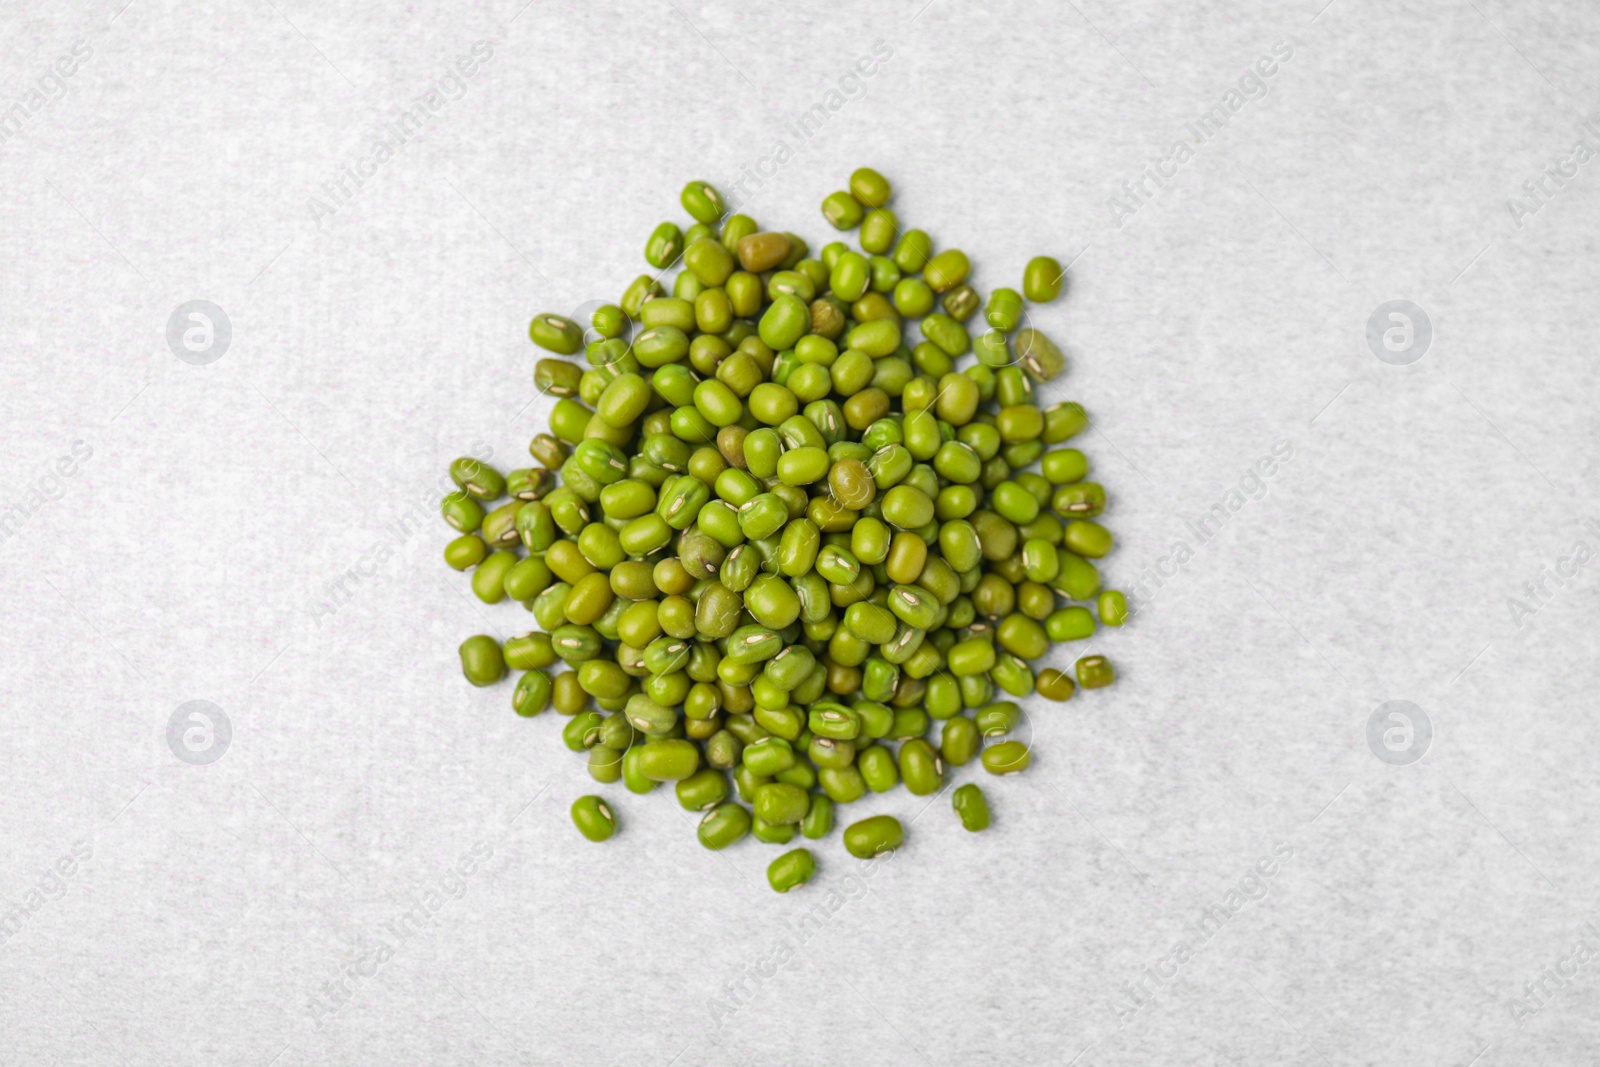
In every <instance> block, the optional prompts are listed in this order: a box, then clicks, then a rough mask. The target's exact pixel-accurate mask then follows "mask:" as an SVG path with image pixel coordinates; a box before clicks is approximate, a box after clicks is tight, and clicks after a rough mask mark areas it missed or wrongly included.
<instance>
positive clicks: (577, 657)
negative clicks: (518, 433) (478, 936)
mask: <svg viewBox="0 0 1600 1067" xmlns="http://www.w3.org/2000/svg"><path fill="white" fill-rule="evenodd" d="M890 192H891V191H890V186H889V182H888V180H887V179H885V178H884V177H883V176H882V175H881V174H879V173H878V172H877V171H874V170H872V169H870V168H866V167H863V168H861V169H859V170H857V171H856V172H855V173H854V174H852V175H851V176H850V183H849V188H848V190H841V191H839V192H836V193H833V194H831V195H830V196H828V197H827V198H826V199H825V200H823V202H822V213H823V215H824V217H825V218H826V219H827V220H828V221H829V222H830V223H831V224H832V225H833V226H834V227H835V228H836V229H838V230H840V231H851V230H858V234H857V237H858V242H859V245H860V251H856V250H854V249H851V248H850V247H849V246H847V245H846V244H845V243H844V242H842V241H834V242H832V243H830V244H828V245H827V246H825V247H824V248H822V250H821V251H820V252H819V253H818V255H817V256H816V257H812V256H811V255H810V249H809V246H808V245H807V243H806V242H805V241H804V240H803V239H802V238H800V237H798V236H796V235H795V234H792V233H783V232H776V231H765V230H762V229H761V228H760V227H759V226H758V225H757V223H756V222H755V220H754V219H752V218H750V217H749V216H747V215H743V214H733V215H726V211H725V208H724V205H723V201H722V198H721V196H720V195H719V194H718V193H717V191H716V190H715V189H714V188H712V187H711V186H710V185H708V184H706V183H704V182H690V183H689V184H688V185H687V186H685V187H684V190H683V194H682V198H681V200H682V204H683V207H684V208H685V210H686V211H687V212H688V213H689V215H690V216H691V217H693V218H694V220H695V222H694V224H693V225H690V226H689V227H688V228H687V229H682V228H680V227H679V226H678V224H677V223H674V222H663V223H662V224H661V225H660V226H658V227H656V229H655V231H654V232H653V233H651V235H650V238H649V240H648V242H647V243H646V245H645V259H646V261H647V262H648V263H649V264H650V265H651V266H652V267H654V268H656V269H657V273H656V274H654V275H652V274H641V275H639V276H638V277H637V278H635V279H634V281H633V282H632V283H630V284H629V285H628V287H627V289H626V290H625V291H624V292H623V294H622V298H621V300H620V301H618V303H617V304H606V305H603V306H601V307H599V308H598V309H596V310H595V311H594V312H593V315H592V320H591V322H590V325H589V328H588V331H587V332H586V331H585V329H584V328H583V327H582V326H580V325H579V324H578V323H576V322H573V321H571V320H570V319H568V318H565V317H563V316H560V315H552V314H541V315H538V316H536V317H535V318H534V319H533V321H532V323H531V325H530V327H529V335H530V337H531V338H532V340H533V342H534V343H535V344H536V345H538V346H539V347H540V348H541V349H544V350H545V351H546V352H548V353H550V354H549V355H547V356H544V357H543V358H540V359H539V361H538V363H537V366H536V367H535V369H534V381H535V383H536V384H537V386H538V388H539V389H540V390H541V391H542V392H544V393H546V394H548V395H550V396H552V397H554V398H555V405H554V409H553V410H552V411H551V414H550V419H549V426H550V432H549V433H541V434H539V435H538V436H536V437H535V438H534V439H533V441H532V442H531V444H530V445H529V446H528V447H529V452H530V453H531V454H532V456H533V458H534V460H535V461H536V465H533V466H530V467H528V468H526V469H520V470H514V471H511V472H510V473H508V474H501V473H500V472H499V471H497V470H495V469H494V468H492V467H490V466H489V465H488V464H486V463H484V462H481V461H479V460H476V459H473V458H470V457H468V458H462V459H458V460H456V461H455V462H454V463H453V464H451V468H450V473H451V476H452V478H453V479H454V481H455V483H456V485H457V486H458V487H459V489H458V491H457V492H454V493H451V494H450V495H449V496H447V497H446V498H445V500H444V502H443V505H442V510H443V514H444V517H445V520H446V521H447V522H449V524H450V525H451V526H453V527H454V528H455V529H456V530H457V531H459V534H460V536H458V537H457V538H456V539H455V540H453V541H451V542H450V543H449V544H448V545H447V546H446V547H445V551H444V555H445V560H446V562H447V563H449V565H450V566H452V567H454V568H455V569H456V570H462V571H464V570H468V569H472V579H471V584H472V588H473V591H474V592H475V593H476V595H477V596H478V597H479V598H480V599H482V600H483V601H485V602H487V603H497V602H499V601H502V600H507V599H509V600H514V601H517V602H519V603H520V604H522V605H523V606H524V607H525V608H526V609H527V610H528V611H530V612H531V613H532V614H533V618H534V621H535V622H536V623H537V625H538V628H537V629H534V630H530V631H529V632H527V633H523V634H520V635H518V636H516V637H512V638H510V639H509V640H507V641H505V642H503V643H502V642H500V641H498V640H496V639H495V638H494V637H491V636H488V635H485V634H479V635H476V636H474V637H469V638H468V639H467V640H466V641H464V642H463V643H462V645H461V650H460V651H461V667H462V671H463V673H464V674H465V675H466V677H467V680H468V681H470V682H471V683H472V684H474V685H479V686H485V685H490V684H493V683H495V682H498V681H500V680H501V679H502V678H503V677H504V676H505V674H506V672H507V670H508V669H510V670H519V671H522V672H523V674H522V676H521V678H519V679H518V681H517V683H516V686H515V689H514V691H513V694H512V706H513V708H514V709H515V710H516V712H517V713H518V714H519V715H523V716H527V717H532V716H535V715H538V714H539V713H541V712H543V711H544V710H545V709H546V708H549V707H554V708H555V709H556V710H557V711H558V712H560V713H561V714H562V715H564V716H566V717H567V721H566V725H565V727H564V728H563V730H562V739H563V740H564V741H565V743H566V745H567V747H568V748H570V749H571V750H572V751H574V752H578V753H586V754H587V761H588V769H589V773H590V775H591V776H592V777H593V778H594V779H595V781H597V782H601V783H606V784H610V783H615V782H617V781H621V782H622V783H623V785H624V787H625V788H626V789H627V791H629V792H632V793H649V792H651V791H653V790H654V789H655V788H656V787H657V786H658V785H659V784H661V783H663V782H672V783H675V789H676V792H677V795H678V801H679V803H680V804H681V805H682V806H683V807H684V808H685V809H687V810H690V811H698V812H703V813H704V815H703V816H702V818H701V820H700V823H699V830H698V835H699V838H700V842H701V843H702V844H703V845H704V846H705V847H706V848H709V849H722V848H726V847H728V846H729V845H731V844H733V843H735V842H736V841H739V840H740V839H742V838H744V837H745V836H746V835H750V836H753V837H755V838H756V839H757V840H760V841H765V842H768V843H772V844H780V845H782V844H787V843H789V842H790V841H792V840H793V839H794V838H795V836H796V835H800V836H803V837H805V838H807V839H808V840H817V839H820V838H823V837H826V836H827V835H828V834H829V832H830V831H831V830H832V827H833V822H834V810H835V806H836V805H842V804H848V803H850V802H851V801H854V800H857V799H859V798H861V797H862V796H864V795H866V793H867V792H868V791H871V792H874V793H882V792H885V791H887V790H889V789H892V788H894V787H895V786H896V785H897V784H900V783H902V782H903V783H904V784H905V786H906V788H907V789H908V790H910V792H911V793H913V794H915V795H918V796H927V795H930V794H934V793H937V792H938V791H939V790H940V789H941V788H943V786H944V784H945V777H946V770H947V768H953V767H960V766H963V765H965V764H967V763H970V762H972V761H973V760H975V759H976V760H979V761H980V762H981V763H982V765H983V767H984V769H985V770H987V771H989V772H990V773H992V774H1011V773H1016V772H1018V771H1022V770H1024V769H1026V768H1027V767H1028V765H1029V763H1030V762H1031V760H1032V753H1031V751H1030V747H1029V745H1028V744H1026V743H1024V742H1023V741H1020V740H1016V739H1012V738H1010V737H1009V736H1008V735H1009V734H1011V733H1012V731H1013V730H1015V728H1016V726H1017V725H1018V723H1019V722H1020V721H1021V717H1022V713H1021V710H1020V709H1019V707H1018V705H1017V704H1016V703H1015V702H1014V701H1013V700H1004V699H1001V700H997V699H996V697H997V696H999V695H1000V694H1001V693H1003V694H1004V695H1006V696H1009V697H1013V698H1020V697H1024V696H1026V695H1028V694H1029V693H1033V692H1037V693H1039V694H1041V695H1043V696H1045V697H1047V698H1049V699H1052V700H1057V701H1063V700H1067V699H1069V698H1071V697H1072V696H1073V694H1074V692H1075V691H1076V690H1077V689H1079V688H1083V689H1096V688H1100V687H1102V686H1106V685H1110V684H1111V682H1112V681H1113V679H1114V671H1113V669H1112V666H1111V663H1110V662H1109V661H1108V660H1107V659H1106V658H1105V657H1104V656H1100V655H1089V656H1083V657H1080V658H1079V659H1078V660H1077V662H1076V664H1075V667H1074V671H1073V673H1072V674H1070V675H1069V674H1068V673H1066V672H1064V671H1061V670H1058V669H1055V668H1050V667H1046V668H1043V669H1041V670H1038V671H1037V672H1036V671H1035V670H1034V668H1033V666H1032V665H1031V664H1032V663H1034V662H1036V661H1038V660H1040V659H1041V658H1043V657H1044V656H1045V655H1046V654H1047V653H1048V652H1049V651H1050V649H1051V647H1052V645H1053V644H1054V643H1056V642H1066V641H1075V640H1082V639H1085V638H1088V637H1090V636H1092V635H1093V634H1094V633H1095V630H1096V627H1097V625H1100V624H1104V625H1107V626H1120V625H1122V623H1123V621H1124V620H1125V619H1126V617H1127V614H1128V605H1127V601H1126V599H1125V598H1124V596H1123V594H1122V593H1120V592H1117V591H1115V590H1102V589H1101V588H1100V575H1099V572H1098V570H1097V569H1096V567H1095V565H1094V563H1093V562H1092V561H1093V560H1096V559H1099V558H1101V557H1103V556H1105V555H1106V554H1107V553H1108V552H1109V551H1110V550H1111V547H1112V537H1111V534H1110V532H1109V531H1107V530H1106V528H1105V527H1104V526H1102V525H1100V524H1099V523H1098V522H1096V521H1095V519H1096V518H1097V517H1098V516H1099V515H1100V514H1101V512H1102V511H1103V510H1104V508H1105V505H1106V494H1105V489H1104V488H1103V487H1102V486H1101V485H1100V484H1099V483H1097V482H1093V481H1088V480H1086V479H1087V478H1088V476H1089V461H1088V458H1087V457H1086V456H1085V455H1084V453H1082V452H1081V451H1079V450H1078V449H1076V448H1064V447H1057V446H1061V445H1063V444H1064V443H1065V442H1067V441H1068V440H1070V439H1071V438H1073V437H1074V436H1076V435H1077V434H1079V433H1080V432H1081V431H1082V430H1083V429H1084V428H1085V427H1086V426H1087V425H1088V416H1087V415H1086V414H1085V412H1084V409H1083V408H1082V407H1081V406H1080V405H1078V404H1076V403H1073V402H1070V401H1068V402H1062V403H1058V404H1055V405H1054V406H1051V407H1049V408H1047V409H1045V410H1041V409H1040V408H1039V407H1038V406H1037V405H1036V404H1035V401H1034V391H1035V386H1036V384H1038V383H1043V382H1047V381H1050V380H1051V379H1054V378H1055V377H1057V376H1058V375H1059V374H1061V372H1062V371H1063V370H1064V369H1065V363H1066V361H1065V359H1064V357H1063V356H1062V353H1061V350H1060V348H1059V347H1057V345H1056V344H1055V343H1054V342H1053V341H1051V340H1050V338H1048V337H1046V336H1045V335H1044V334H1043V333H1042V332H1040V331H1039V330H1037V329H1034V328H1033V327H1032V326H1031V325H1024V322H1025V318H1026V310H1025V309H1026V303H1025V301H1026V302H1032V303H1043V302H1048V301H1051V300H1054V299H1055V298H1056V297H1057V296H1059V295H1060V292H1061V287H1062V278H1063V275H1064V271H1063V270H1062V268H1061V265H1060V264H1059V263H1058V262H1056V260H1054V259H1052V258H1050V257H1048V256H1039V257H1036V258H1035V259H1033V260H1031V261H1030V262H1029V263H1028V265H1027V267H1026V269H1025V270H1024V272H1023V281H1022V291H1021V292H1020V293H1019V292H1017V291H1016V290H1014V289H1005V288H1001V289H995V290H993V291H991V292H990V293H989V295H988V299H987V300H986V301H985V300H984V299H983V298H982V297H980V296H979V294H978V292H977V291H976V290H975V289H974V288H973V287H972V286H971V285H970V284H968V281H967V279H968V277H969V275H970V273H971V265H970V263H969V261H968V259H967V256H966V254H965V253H963V252H961V251H960V250H959V249H953V248H952V249H946V250H943V251H939V252H935V251H934V248H933V241H932V239H931V238H930V237H929V236H928V234H927V233H926V232H924V231H922V230H918V229H911V230H902V229H901V227H900V223H899V220H898V218H897V216H896V215H895V213H894V212H893V211H892V210H891V209H890V208H889V207H888V206H887V205H888V202H889V199H890ZM725 216H726V217H725ZM680 266H681V270H680V271H679V273H678V274H677V275H676V280H675V281H674V283H673V286H672V294H671V295H670V296H669V295H667V293H666V292H665V290H664V289H663V287H662V285H661V277H662V276H663V274H664V272H665V271H666V270H668V269H669V268H673V267H680ZM980 312H981V315H982V318H981V322H980V323H979V324H975V325H977V326H978V329H976V330H974V329H972V328H969V325H968V324H969V323H971V322H972V321H973V319H974V318H975V317H977V316H979V314H980ZM912 320H918V326H919V330H920V334H921V337H922V340H921V341H915V342H914V341H913V340H912V339H911V336H910V333H909V331H908V329H907V327H908V324H909V323H910V322H911V321H912ZM580 354H581V355H582V357H583V359H584V362H585V363H586V364H587V366H581V365H580V364H578V363H577V362H575V361H572V360H570V359H568V358H565V357H571V356H577V355H580ZM969 354H970V355H972V356H973V357H975V358H974V359H973V360H972V361H971V363H970V364H969V365H967V366H965V367H962V368H961V369H957V365H958V362H965V357H967V356H968V355H969ZM1035 464H1037V466H1038V469H1037V470H1034V469H1032V468H1033V467H1034V466H1035ZM1058 597H1059V598H1064V599H1065V600H1066V601H1068V602H1069V603H1067V604H1064V605H1063V604H1060V603H1059V602H1058V599H1057V598H1058ZM558 663H562V664H565V666H566V668H567V669H566V670H565V671H563V672H561V673H557V674H554V675H553V676H552V674H551V673H550V672H549V668H552V667H554V666H556V664H558ZM1074 676H1075V677H1074ZM934 721H938V722H940V723H941V727H940V731H939V740H938V743H937V745H935V744H934V743H933V742H931V741H929V740H928V739H927V738H926V736H925V735H927V734H928V732H929V729H930V727H931V726H932V723H933V722H934ZM887 742H894V743H896V744H897V748H896V749H894V750H893V751H891V749H890V747H889V745H888V744H887ZM730 774H731V776H732V786H731V788H730V784H729V776H730ZM735 794H736V796H735ZM746 805H748V807H747V806H746ZM952 806H953V807H954V810H955V812H956V815H957V816H958V817H959V819H960V821H961V824H962V826H964V827H965V828H966V829H967V830H970V831H974V832H976V831H980V830H983V829H985V828H986V827H988V825H989V821H990V811H989V805H988V801H987V800H986V799H985V797H984V795H983V791H982V790H981V789H980V788H979V787H978V786H977V785H975V784H970V783H969V784H966V785H962V786H961V787H960V788H958V789H956V790H955V791H954V794H953V804H952ZM571 814H572V820H573V822H574V824H575V825H576V826H577V828H578V830H579V831H580V832H581V833H582V834H583V835H584V836H585V837H587V838H589V839H590V840H592V841H604V840H606V839H607V838H609V837H611V835H612V834H613V833H614V832H615V830H616V825H617V819H616V814H615V812H614V811H613V809H612V807H611V805H610V804H609V803H607V802H606V801H605V800H603V799H601V798H600V797H598V796H584V797H580V798H578V799H577V800H576V801H575V802H574V803H573V805H572V812H571ZM904 833H905V831H904V829H903V827H902V826H901V824H900V822H899V821H898V820H897V819H895V818H894V817H892V816H889V815H875V816H872V817H870V818H866V819H862V820H860V821H858V822H855V823H853V824H851V825H849V826H847V827H846V828H845V829H844V832H843V837H844V843H845V848H846V849H847V850H848V851H849V852H850V853H851V854H852V855H854V856H857V857H862V858H870V857H872V856H875V855H877V854H879V853H881V852H883V851H884V850H887V849H893V848H897V847H898V846H899V845H900V843H901V841H902V840H903V838H904ZM815 869H816V862H815V859H814V858H813V857H812V855H811V853H810V852H809V851H807V850H806V849H803V848H800V849H794V850H792V851H789V852H785V853H784V854H783V855H781V856H780V857H778V859H776V860H775V861H773V863H772V865H771V867H770V868H769V869H768V879H769V881H770V882H771V884H772V887H773V888H774V889H776V890H777V891H779V892H787V891H788V890H789V889H791V888H793V887H794V886H797V885H802V884H804V883H805V882H807V881H808V880H809V879H810V878H811V876H812V874H813V872H814V871H815Z"/></svg>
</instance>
